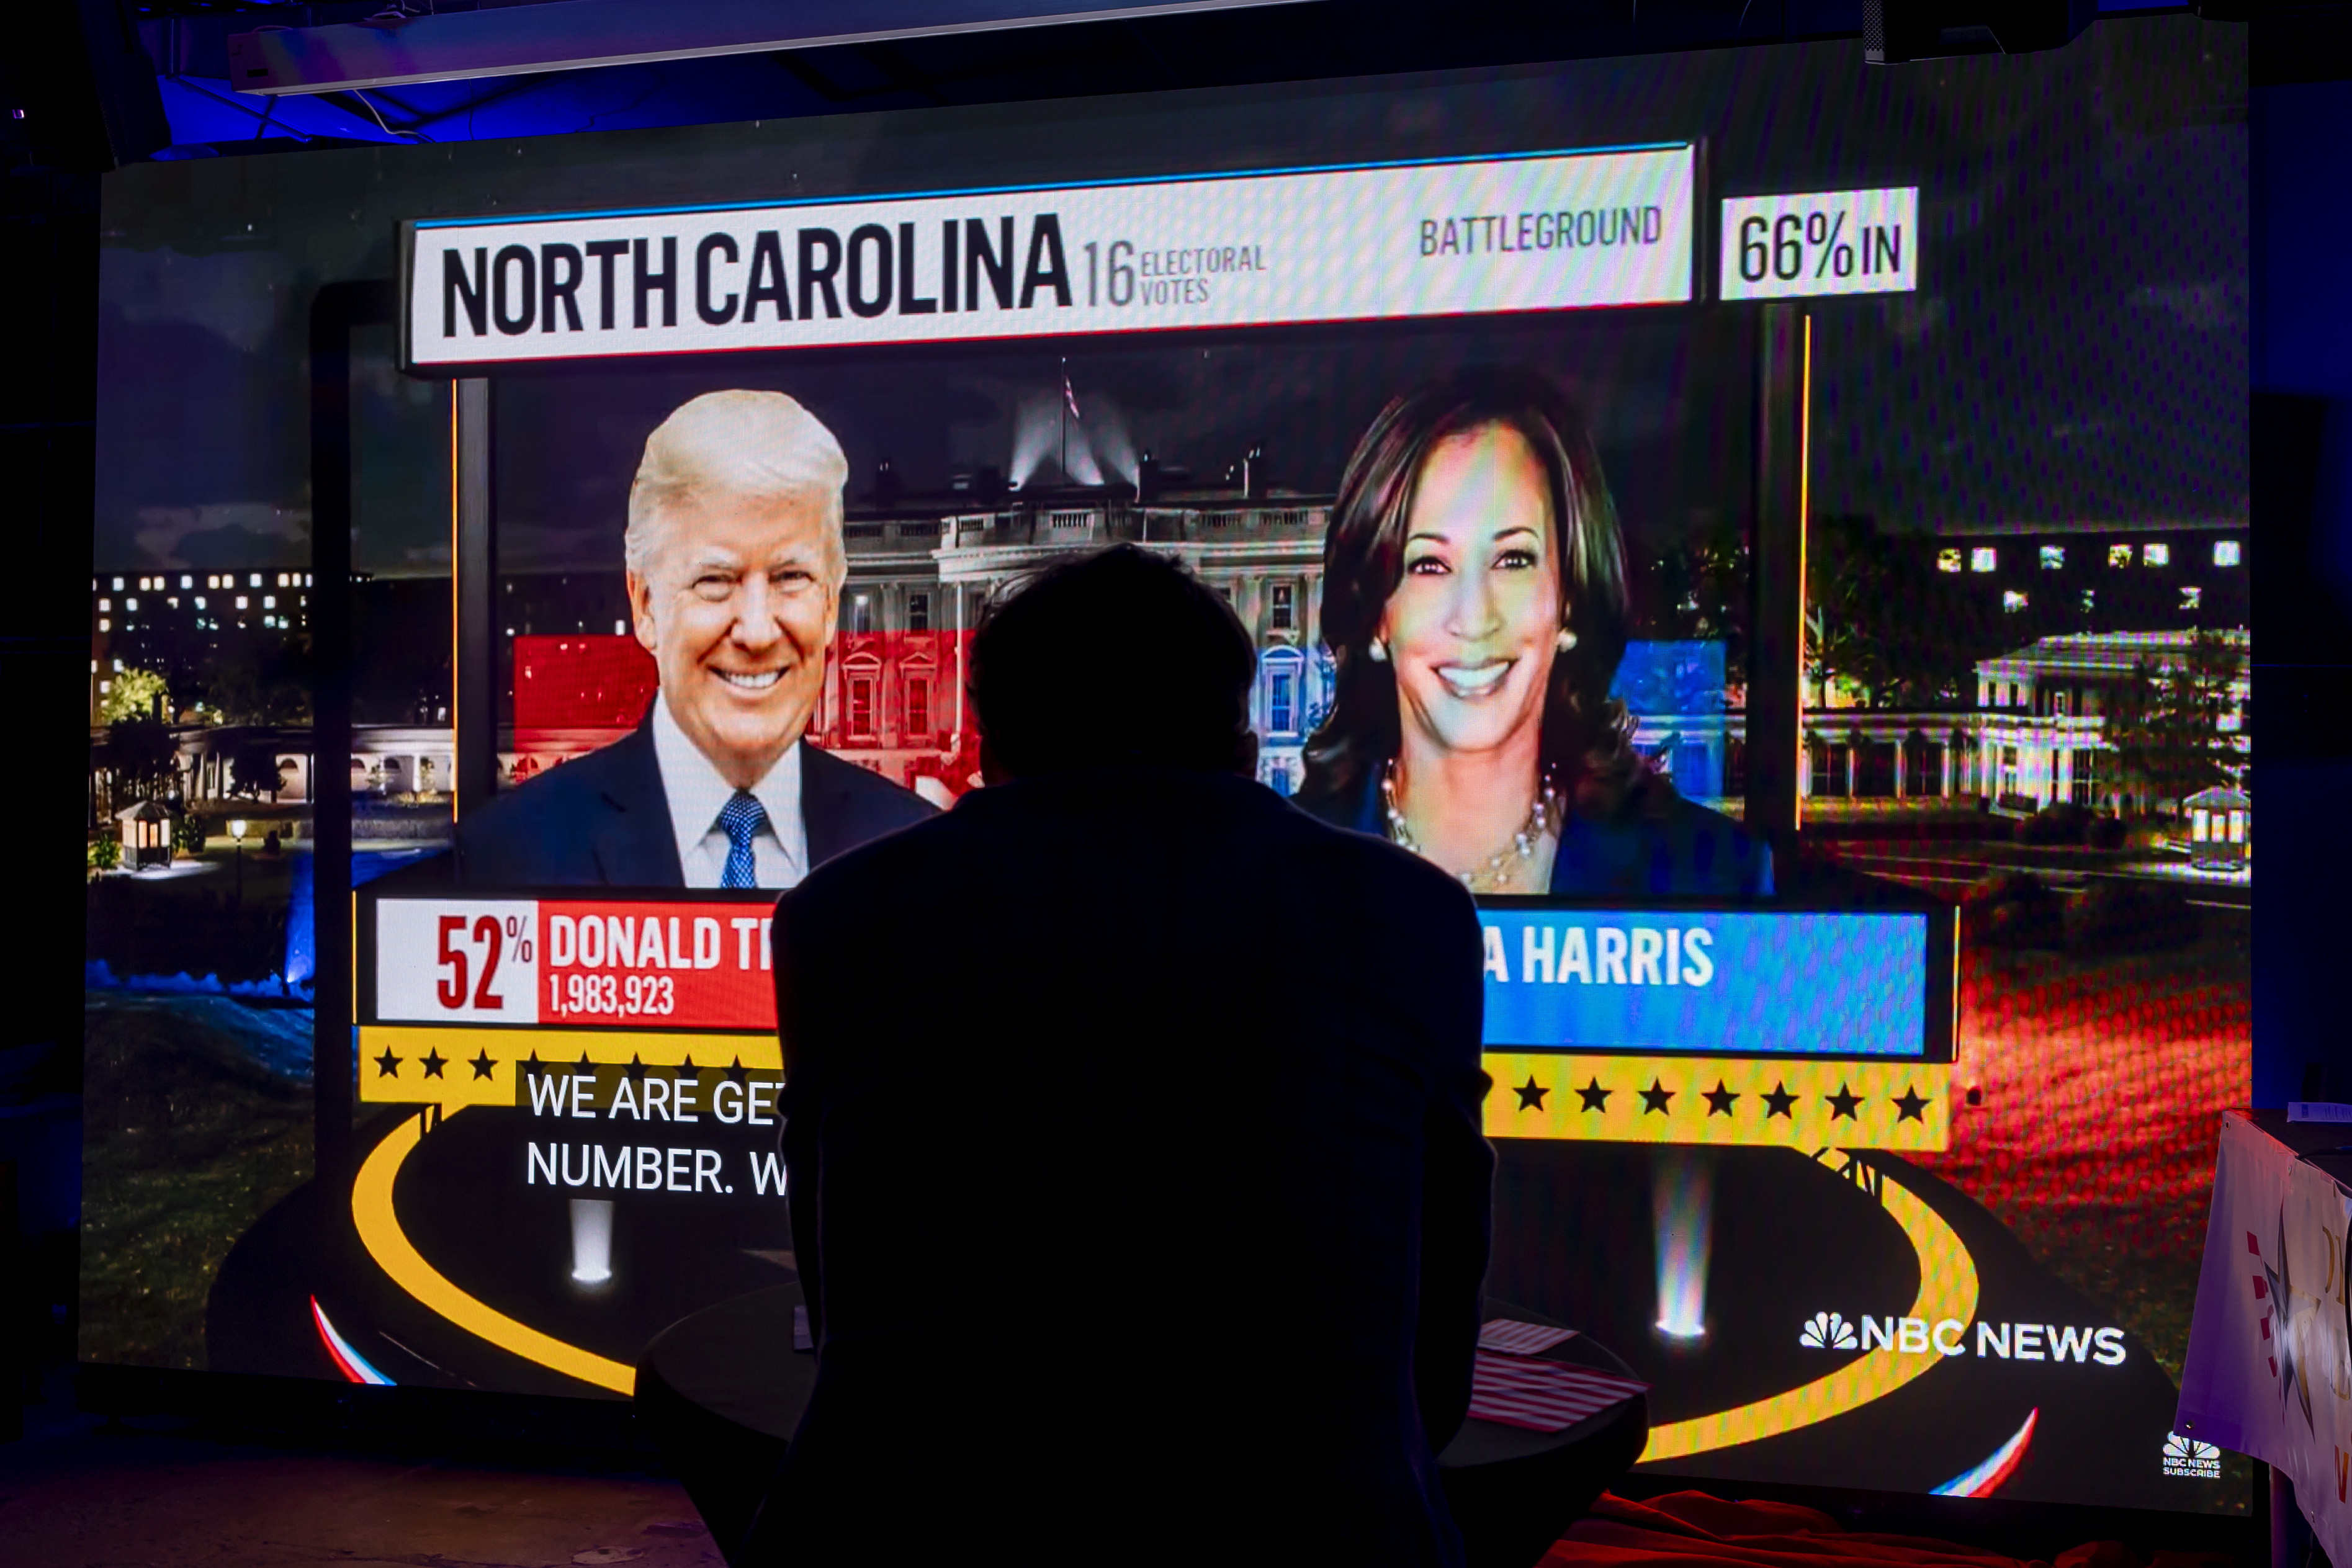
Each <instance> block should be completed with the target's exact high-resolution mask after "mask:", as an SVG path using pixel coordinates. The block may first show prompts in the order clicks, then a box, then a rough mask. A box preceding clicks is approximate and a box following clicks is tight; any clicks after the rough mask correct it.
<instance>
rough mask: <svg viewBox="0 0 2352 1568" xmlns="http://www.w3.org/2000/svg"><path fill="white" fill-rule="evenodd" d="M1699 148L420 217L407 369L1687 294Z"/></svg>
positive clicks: (1668, 300) (412, 261) (1484, 309)
mask: <svg viewBox="0 0 2352 1568" xmlns="http://www.w3.org/2000/svg"><path fill="white" fill-rule="evenodd" d="M1695 162H1696V153H1695V151H1694V149H1693V148H1691V147H1689V146H1686V145H1685V146H1673V147H1662V148H1647V149H1640V150H1635V151H1628V152H1575V153H1557V154H1541V155H1535V156H1528V157H1517V158H1502V159H1481V160H1475V161H1464V162H1444V163H1423V164H1409V165H1391V166H1385V167H1376V168H1360V169H1339V170H1319V171H1313V172H1299V173H1269V174H1245V175H1233V176H1221V177H1216V178H1204V179H1197V180H1167V181H1156V182H1152V183H1142V184H1130V185H1087V186H1065V187H1059V188H1052V189H1032V190H1018V191H998V192H981V193H969V194H950V195H927V196H904V197H887V198H878V199H875V200H867V201H844V202H827V203H822V204H787V205H778V206H768V207H739V208H729V209H717V210H712V209H703V210H696V211H687V212H667V213H619V214H583V215H562V216H554V217H546V218H525V219H517V220H500V221H497V222H488V223H479V222H448V223H442V222H434V223H418V224H413V225H407V227H406V230H405V233H404V240H403V243H404V250H405V256H404V261H405V265H406V287H407V302H406V321H405V331H404V340H405V343H406V346H407V362H408V363H409V364H411V365H413V366H417V367H430V366H457V365H472V364H513V363H520V362H525V361H543V360H567V359H581V358H588V357H593V356H599V355H613V354H648V353H707V352H712V351H718V350H740V349H782V348H798V347H805V346H816V345H826V344H865V343H903V342H925V341H945V340H971V339H1000V338H1024V337H1034V336H1042V335H1060V334H1066V333H1084V332H1131V331H1159V330H1166V329H1173V328H1189V327H1257V326H1273V325H1284V324H1292V323H1305V322H1316V321H1344V320H1354V319H1370V318H1383V317H1425V316H1450V315H1486V314H1490V313H1496V312H1503V311H1518V310H1559V309H1571V308H1579V307H1591V306H1611V305H1665V304H1675V303H1679V302H1681V301H1685V300H1687V299H1689V298H1691V275H1692V256H1691V246H1692V243H1693V242H1692V220H1693V205H1694V198H1693V184H1694V177H1695Z"/></svg>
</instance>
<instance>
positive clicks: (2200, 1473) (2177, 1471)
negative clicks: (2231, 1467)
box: [2164, 1432, 2221, 1481]
mask: <svg viewBox="0 0 2352 1568" xmlns="http://www.w3.org/2000/svg"><path fill="white" fill-rule="evenodd" d="M2164 1473H2165V1474H2166V1475H2168V1476H2179V1477H2182V1478H2184V1479H2188V1480H2192V1481H2218V1480H2220V1479H2221V1449H2219V1448H2215V1447H2214V1446H2213V1445H2212V1444H2210V1443H2200V1442H2199V1441H2198V1440H2197V1439H2196V1438H2194V1437H2182V1436H2181V1435H2180V1434H2179V1433H2178V1432H2175V1433H2173V1434H2171V1435H2170V1436H2169V1437H2166V1438H2165V1439H2164Z"/></svg>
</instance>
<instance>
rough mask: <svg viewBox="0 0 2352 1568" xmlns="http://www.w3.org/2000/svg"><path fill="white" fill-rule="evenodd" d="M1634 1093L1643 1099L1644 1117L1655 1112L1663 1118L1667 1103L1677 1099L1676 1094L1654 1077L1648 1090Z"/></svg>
mask: <svg viewBox="0 0 2352 1568" xmlns="http://www.w3.org/2000/svg"><path fill="white" fill-rule="evenodd" d="M1634 1092H1635V1093H1637V1094H1639V1095H1641V1097H1642V1114H1643V1115H1644V1116H1646V1115H1648V1114H1649V1113H1651V1112H1653V1111H1655V1112H1656V1113H1658V1114H1659V1115H1661V1116H1663V1115H1664V1114H1665V1113H1666V1102H1667V1101H1669V1100H1671V1099H1673V1098H1674V1097H1675V1092H1674V1091H1673V1090H1671V1089H1669V1088H1667V1087H1666V1086H1665V1084H1664V1082H1662V1081H1660V1080H1659V1079H1657V1078H1652V1079H1651V1080H1650V1086H1649V1087H1648V1088H1647V1089H1637V1090H1635V1091H1634Z"/></svg>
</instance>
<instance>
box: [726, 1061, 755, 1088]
mask: <svg viewBox="0 0 2352 1568" xmlns="http://www.w3.org/2000/svg"><path fill="white" fill-rule="evenodd" d="M750 1076H751V1069H749V1068H747V1067H745V1066H744V1065H743V1059H742V1058H741V1057H740V1056H739V1057H737V1058H736V1059H735V1061H734V1065H732V1066H730V1068H728V1069H727V1081H728V1082H730V1083H740V1082H743V1080H744V1079H746V1078H749V1077H750Z"/></svg>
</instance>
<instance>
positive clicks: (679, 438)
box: [621, 392, 849, 589]
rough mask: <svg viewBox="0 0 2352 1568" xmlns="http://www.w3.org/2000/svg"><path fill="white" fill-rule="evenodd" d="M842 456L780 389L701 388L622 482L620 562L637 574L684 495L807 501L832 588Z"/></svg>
mask: <svg viewBox="0 0 2352 1568" xmlns="http://www.w3.org/2000/svg"><path fill="white" fill-rule="evenodd" d="M848 478H849V460H848V459H847V458H846V457H844V456H843V455H842V453H841V443H839V442H838V441H835V439H834V438H833V432H831V431H830V430H827V429H826V428H825V427H824V423H822V422H820V421H819V420H818V419H817V417H816V415H814V414H813V413H810V412H809V411H808V410H807V409H805V408H803V407H802V406H801V405H800V404H799V403H798V402H794V401H793V399H791V398H789V397H786V396H785V395H784V394H783V393H782V392H705V393H703V394H702V395H701V396H700V397H698V398H696V399H694V400H692V401H691V402H686V403H682V404H680V405H679V406H678V407H677V409H676V410H674V411H673V412H672V413H671V414H670V416H669V417H668V418H667V419H665V420H663V421H662V422H661V423H660V424H658V425H656V427H655V428H654V433H653V434H651V435H649V436H647V437H646V455H645V458H644V460H643V461H642V462H640V463H639V464H638V465H637V476H636V479H635V481H634V482H633V483H632V484H631V485H630V486H629V527H628V531H627V533H625V535H623V536H622V540H621V552H622V559H624V560H625V562H626V563H627V566H628V569H629V570H631V571H632V572H635V574H636V575H637V576H639V577H645V576H646V575H648V574H649V572H650V570H651V567H652V562H653V559H654V557H655V556H656V555H657V554H658V553H659V552H660V549H661V544H662V538H661V535H662V533H663V531H664V530H663V528H662V521H661V519H662V515H663V514H664V513H665V512H666V511H667V510H668V509H669V508H670V507H672V506H674V505H675V504H676V503H677V502H679V501H682V500H684V499H686V498H687V497H690V496H696V495H703V494H712V493H716V494H719V495H731V496H751V497H763V498H764V497H773V498H776V499H780V500H784V499H792V500H800V499H807V500H814V501H816V502H817V503H819V504H820V505H821V506H823V507H824V518H825V548H826V550H827V552H828V554H829V556H830V557H831V559H832V564H833V578H834V586H835V588H836V589H838V588H839V587H840V586H841V580H842V579H843V578H845V576H847V575H848V570H849V560H848V557H847V555H846V554H845V551H844V549H843V546H842V539H841V487H842V486H843V485H844V484H845V482H847V480H848Z"/></svg>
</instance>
